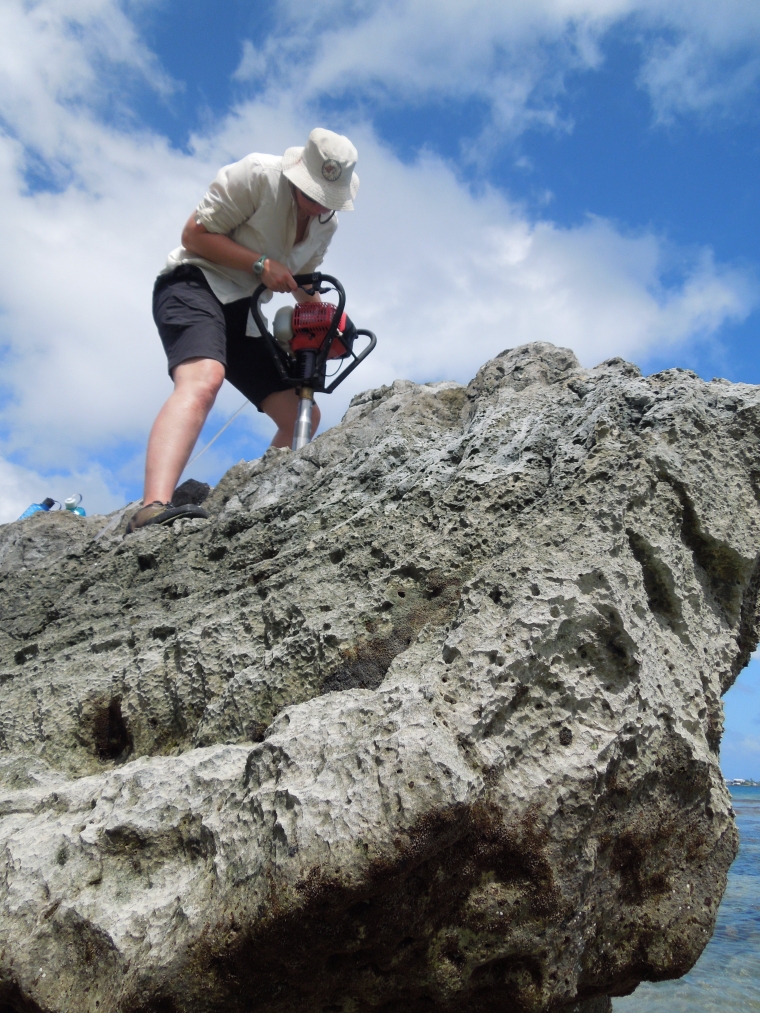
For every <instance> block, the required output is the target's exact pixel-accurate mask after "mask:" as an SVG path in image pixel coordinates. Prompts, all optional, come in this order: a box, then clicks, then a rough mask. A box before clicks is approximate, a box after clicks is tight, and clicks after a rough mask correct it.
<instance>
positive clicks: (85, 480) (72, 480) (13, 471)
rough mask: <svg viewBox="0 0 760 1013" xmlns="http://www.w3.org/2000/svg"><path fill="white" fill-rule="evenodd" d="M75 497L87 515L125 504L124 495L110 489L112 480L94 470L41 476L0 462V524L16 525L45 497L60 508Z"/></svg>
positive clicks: (99, 469)
mask: <svg viewBox="0 0 760 1013" xmlns="http://www.w3.org/2000/svg"><path fill="white" fill-rule="evenodd" d="M76 493H81V495H82V506H83V507H84V509H85V510H86V511H87V513H88V514H94V513H96V514H105V513H109V512H110V511H111V510H116V509H117V507H120V506H123V504H124V493H123V492H122V491H120V490H118V489H117V490H114V488H113V476H112V475H110V474H108V473H106V472H104V471H103V469H101V468H98V467H96V466H93V467H90V468H88V469H87V470H86V471H79V472H74V473H68V474H55V473H53V474H48V475H40V474H38V473H37V472H35V471H32V470H31V469H30V468H23V467H21V466H19V465H17V464H12V463H11V462H10V461H5V460H2V459H0V524H7V523H8V522H9V521H15V520H16V519H17V518H18V517H19V516H20V515H21V513H22V512H23V511H24V510H26V508H27V507H28V506H29V505H30V504H31V503H40V502H42V500H43V499H45V498H46V497H48V496H49V497H50V498H51V499H54V500H56V501H57V502H58V503H59V504H62V503H63V501H64V500H65V499H66V498H67V497H69V496H73V495H75V494H76Z"/></svg>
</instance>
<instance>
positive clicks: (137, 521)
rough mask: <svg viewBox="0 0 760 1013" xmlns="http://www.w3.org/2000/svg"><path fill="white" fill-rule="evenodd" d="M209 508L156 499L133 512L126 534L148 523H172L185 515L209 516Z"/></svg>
mask: <svg viewBox="0 0 760 1013" xmlns="http://www.w3.org/2000/svg"><path fill="white" fill-rule="evenodd" d="M208 515H209V514H208V510H204V509H203V507H200V506H196V504H195V503H186V504H185V505H184V506H176V507H175V506H172V505H171V503H162V502H161V501H160V500H155V501H154V502H153V503H148V504H146V506H144V507H141V508H140V509H139V510H138V511H137V513H135V514H132V516H131V518H130V520H129V524H127V530H126V531H125V534H127V535H131V534H132V532H133V531H137V529H138V528H144V527H147V525H148V524H171V523H172V522H173V521H176V520H179V519H180V518H185V517H208Z"/></svg>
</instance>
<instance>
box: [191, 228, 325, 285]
mask: <svg viewBox="0 0 760 1013" xmlns="http://www.w3.org/2000/svg"><path fill="white" fill-rule="evenodd" d="M182 245H183V246H184V248H185V249H186V250H189V251H190V253H195V254H196V255H197V256H199V257H203V259H204V260H210V261H211V263H212V264H220V265H221V266H222V267H232V268H235V269H236V270H238V271H249V272H252V270H253V265H254V264H255V263H256V261H257V260H258V259H259V258H260V257H261V255H262V254H261V253H255V252H254V251H252V250H249V249H248V247H247V246H243V245H242V244H241V243H236V242H235V240H234V239H230V237H229V236H225V235H222V234H221V233H218V232H209V231H208V229H207V228H206V226H205V225H201V224H200V223H199V222H197V221H196V218H195V213H193V214H191V215H190V217H189V218H188V220H187V224H186V225H185V227H184V229H183V230H182ZM262 253H263V251H262ZM259 277H260V278H261V281H262V282H263V283H264V284H265V285H266V287H267V288H270V289H271V290H272V291H273V292H293V293H294V294H295V298H296V299H297V300H298V301H299V302H301V301H302V300H300V299H299V298H298V296H299V294H302V295H303V296H304V297H306V298H308V297H307V296H306V293H305V292H304V291H303V289H299V288H298V285H297V284H296V282H295V281H294V280H293V275H292V274H291V273H290V271H289V270H288V268H287V267H286V266H285V265H284V264H281V263H280V262H279V261H278V260H273V259H272V258H271V257H267V259H266V260H265V261H264V270H263V272H262V273H261V275H260V276H259Z"/></svg>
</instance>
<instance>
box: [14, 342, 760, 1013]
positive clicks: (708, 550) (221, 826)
mask: <svg viewBox="0 0 760 1013" xmlns="http://www.w3.org/2000/svg"><path fill="white" fill-rule="evenodd" d="M758 461H760V390H758V389H757V388H754V387H750V386H745V385H731V384H726V383H724V382H721V383H712V384H708V383H704V382H703V381H701V380H700V379H699V378H698V377H696V376H695V375H694V374H692V373H689V372H686V371H682V370H668V371H666V372H663V373H660V374H657V375H655V376H651V377H647V378H644V377H642V376H641V375H640V374H639V371H638V370H637V369H636V367H634V366H631V365H629V364H627V363H625V362H623V361H622V360H611V361H610V362H607V363H604V364H603V365H601V366H599V367H598V368H596V369H593V370H586V369H582V368H581V367H580V366H579V365H578V363H577V361H576V360H575V358H574V356H573V355H572V353H570V352H569V351H567V350H564V349H558V348H554V347H553V346H551V345H547V344H537V345H530V346H525V347H522V348H518V349H514V350H511V351H508V352H505V353H503V354H502V355H500V356H499V357H497V358H496V359H494V360H492V361H491V362H489V363H487V364H486V365H485V366H484V367H483V368H482V369H481V370H480V372H479V373H478V375H477V377H476V378H475V379H474V380H473V381H472V383H471V384H470V385H469V386H468V387H462V386H460V385H458V384H455V383H438V384H430V385H423V386H418V385H415V384H412V383H409V382H406V381H399V382H396V383H394V384H393V386H392V387H385V388H381V389H380V390H376V391H370V392H367V393H366V394H363V395H360V396H359V397H357V398H355V399H354V401H353V402H352V405H351V407H350V409H349V411H348V413H347V415H346V417H345V419H344V421H343V423H342V424H341V425H340V426H338V427H336V428H334V429H332V430H330V431H329V432H327V433H326V434H324V435H323V436H320V437H319V438H318V439H317V440H315V442H314V443H312V444H311V445H310V446H308V447H306V448H305V449H304V450H303V451H299V452H298V453H297V454H292V453H290V452H287V451H269V452H268V453H267V454H266V455H265V456H264V457H263V458H262V459H261V460H259V461H254V462H252V463H250V464H248V463H241V464H239V465H237V466H236V467H234V468H233V469H231V471H230V472H228V473H227V475H226V476H225V477H224V478H223V479H222V481H221V483H220V484H219V486H218V487H217V488H216V489H215V490H214V492H213V493H212V495H211V497H210V498H209V500H207V501H206V505H207V506H208V507H209V508H210V509H211V511H212V513H213V517H212V520H211V521H210V522H205V521H181V522H178V523H177V524H175V525H174V527H172V528H152V529H151V528H147V529H143V530H142V531H140V532H138V533H137V534H135V535H133V536H130V537H129V538H126V539H123V538H122V533H123V529H124V526H125V524H126V518H127V516H128V514H129V509H126V510H125V511H122V512H121V513H120V514H116V515H112V517H111V518H87V519H86V520H84V521H83V520H82V519H78V518H73V517H68V516H65V515H55V514H53V515H35V516H34V517H32V518H30V519H29V520H27V521H24V522H20V523H15V524H11V525H7V526H6V527H4V528H3V529H1V530H0V572H1V573H2V589H1V593H2V601H3V618H2V622H1V623H0V630H1V631H2V632H1V634H0V637H1V640H0V644H1V646H2V661H1V662H0V683H1V684H2V692H1V694H0V746H1V751H0V807H1V808H0V837H1V838H2V842H3V861H4V869H3V876H2V879H0V997H4V1001H5V1003H6V1007H5V1008H8V1009H14V1010H15V1009H23V1010H24V1011H27V1010H31V1011H39V1010H45V1011H55V1013H59V1011H60V1013H64V1011H65V1013H85V1011H87V1013H96V1011H97V1013H112V1011H113V1013H116V1011H118V1013H159V1011H174V1013H196V1011H198V1013H200V1011H204V1013H205V1011H220V1013H221V1011H225V1013H227V1011H229V1013H251V1011H262V1013H263V1011H266V1013H291V1011H292V1013H296V1011H298V1013H302V1011H305V1010H308V1011H310V1013H311V1011H315V1013H322V1011H324V1013H327V1011H340V1013H352V1011H355V1010H356V1011H358V1010H361V1011H365V1010H373V1009H375V1010H382V1011H384V1013H417V1011H420V1013H421V1011H431V1010H435V1011H440V1013H454V1011H456V1013H490V1011H497V1010H498V1011H504V1010H512V1009H515V1010H522V1011H535V1013H539V1011H541V1013H543V1011H549V1010H560V1009H565V1010H567V1011H568V1013H570V1011H578V1013H581V1011H582V1013H601V1011H602V1010H604V1009H605V1008H607V1005H608V999H607V998H606V997H608V996H610V995H616V994H623V993H625V992H628V991H630V990H631V989H632V988H634V987H635V986H636V984H637V983H638V982H639V981H640V980H642V979H645V978H649V979H651V978H654V979H658V978H665V977H673V976H677V975H680V974H682V973H684V972H685V971H686V970H687V969H688V968H689V967H690V966H691V965H692V964H693V962H694V961H695V960H696V958H697V957H698V955H699V953H700V952H701V950H702V948H703V947H704V945H705V943H706V942H707V940H708V938H709V936H710V934H711V932H712V928H713V924H714V919H715V913H716V910H717V907H718V904H719V902H720V898H721V895H722V892H723V888H724V885H725V877H726V871H727V869H728V866H729V864H730V862H731V861H732V859H733V857H734V854H735V850H736V832H735V829H734V825H733V821H732V814H731V808H730V801H729V797H728V794H727V792H726V789H725V786H724V783H723V779H722V777H721V775H720V770H719V766H718V748H719V743H720V735H721V727H722V708H721V702H720V694H721V693H722V692H724V691H725V690H726V689H727V688H728V687H729V686H730V685H731V683H732V681H733V679H734V678H735V677H736V675H737V673H738V672H739V671H740V669H741V668H742V667H743V666H744V665H745V664H746V662H747V660H748V658H749V654H750V653H751V651H752V650H753V649H754V646H755V644H756V642H757V593H758V584H759V583H760V568H759V566H758V559H759V551H760V525H759V522H760V508H759V507H758V482H759V481H760V465H759V464H758ZM2 1001H3V999H2V998H0V1008H3V1007H2Z"/></svg>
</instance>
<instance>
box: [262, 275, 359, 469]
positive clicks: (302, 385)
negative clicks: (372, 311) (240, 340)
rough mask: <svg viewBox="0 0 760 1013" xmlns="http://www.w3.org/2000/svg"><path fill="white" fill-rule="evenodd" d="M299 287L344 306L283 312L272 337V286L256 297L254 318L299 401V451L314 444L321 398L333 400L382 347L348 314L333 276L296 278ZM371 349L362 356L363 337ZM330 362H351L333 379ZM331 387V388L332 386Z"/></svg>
mask: <svg viewBox="0 0 760 1013" xmlns="http://www.w3.org/2000/svg"><path fill="white" fill-rule="evenodd" d="M294 278H295V280H296V282H297V283H298V284H299V285H300V286H301V288H302V289H303V290H304V291H305V292H306V293H308V294H309V295H314V293H315V292H319V293H320V294H321V293H324V292H337V293H338V305H337V306H336V305H335V304H334V303H329V302H306V303H299V304H298V305H297V306H295V307H292V306H283V307H282V308H281V309H279V310H278V311H277V313H275V317H274V322H273V327H272V329H273V331H274V333H271V332H270V331H269V330H268V329H267V327H266V324H265V323H264V320H263V318H262V316H261V311H260V309H259V300H260V299H261V296H262V295H263V294H264V292H265V291H266V285H259V287H258V288H257V289H256V291H255V292H254V293H253V295H252V296H251V315H252V316H253V319H254V320H255V321H256V326H257V327H258V329H259V334H260V335H261V340H262V341H264V342H265V343H266V347H267V349H268V350H269V354H270V355H271V357H272V361H273V362H274V364H275V368H276V369H277V373H278V375H279V377H280V379H281V380H282V381H283V382H284V383H286V384H288V386H290V387H294V388H295V390H296V392H297V393H298V395H299V402H298V417H297V419H296V425H295V429H294V430H293V450H300V448H301V447H305V446H306V444H307V443H308V442H309V440H310V439H311V411H312V408H313V407H314V395H315V394H319V393H322V394H332V392H333V391H334V390H335V388H336V387H337V386H338V384H340V383H343V381H344V380H345V379H346V377H347V376H348V374H349V373H353V371H354V370H355V369H356V367H357V366H358V365H359V363H360V362H363V361H364V360H365V359H366V358H367V356H368V355H369V353H370V352H371V351H372V349H373V348H374V347H375V345H376V344H377V338H376V337H375V335H374V334H373V333H372V331H367V330H364V329H357V328H355V327H354V326H353V325H352V324H351V323H350V322H349V321H348V318H347V317H346V314H345V313H344V312H343V311H344V309H345V306H346V293H345V290H344V289H343V286H342V285H341V283H340V282H339V281H338V279H337V278H334V277H333V276H332V275H330V274H320V273H319V272H315V273H314V274H296V275H294ZM360 335H361V336H364V337H367V338H369V343H368V344H367V345H366V346H365V347H364V348H363V349H362V350H361V352H360V353H359V354H358V355H357V354H356V353H355V352H354V349H353V346H354V341H355V340H356V338H357V337H358V336H360ZM329 359H351V360H352V361H351V362H349V364H348V365H347V366H345V367H343V368H342V369H341V370H340V372H339V373H338V374H337V375H333V376H330V377H328V376H327V362H328V360H329ZM328 380H330V381H331V382H330V383H329V384H328V383H327V381H328Z"/></svg>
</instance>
